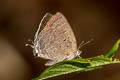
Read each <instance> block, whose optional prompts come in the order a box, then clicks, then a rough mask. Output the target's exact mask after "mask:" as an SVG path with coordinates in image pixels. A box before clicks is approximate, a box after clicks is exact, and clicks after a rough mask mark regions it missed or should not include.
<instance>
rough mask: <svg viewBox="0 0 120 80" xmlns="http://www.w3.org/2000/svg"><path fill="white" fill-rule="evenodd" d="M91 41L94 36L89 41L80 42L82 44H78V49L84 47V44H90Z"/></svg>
mask: <svg viewBox="0 0 120 80" xmlns="http://www.w3.org/2000/svg"><path fill="white" fill-rule="evenodd" d="M91 41H93V38H92V39H91V40H89V41H87V42H85V41H82V42H81V43H80V45H79V46H78V50H79V49H80V48H81V47H83V46H85V45H87V44H89V43H90V42H91Z"/></svg>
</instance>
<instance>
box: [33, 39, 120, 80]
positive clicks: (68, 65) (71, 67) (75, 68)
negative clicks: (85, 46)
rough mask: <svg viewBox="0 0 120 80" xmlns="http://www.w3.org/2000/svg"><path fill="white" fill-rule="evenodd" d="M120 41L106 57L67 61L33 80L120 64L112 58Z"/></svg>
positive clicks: (48, 69) (53, 66)
mask: <svg viewBox="0 0 120 80" xmlns="http://www.w3.org/2000/svg"><path fill="white" fill-rule="evenodd" d="M119 44H120V39H119V40H118V41H117V42H116V43H115V45H114V46H113V48H112V49H111V50H110V51H109V52H108V53H107V54H106V55H105V56H103V55H102V56H97V57H93V58H80V59H74V60H66V61H63V62H59V63H57V64H54V65H52V66H50V67H48V68H47V69H46V70H45V71H44V72H43V73H42V74H41V75H40V76H38V77H37V78H34V79H32V80H43V79H47V78H51V77H55V76H59V75H63V74H68V73H73V72H83V71H91V70H95V69H99V68H102V67H104V66H105V65H108V64H114V63H120V61H119V59H113V58H112V57H113V56H114V55H115V53H116V52H117V50H118V47H119Z"/></svg>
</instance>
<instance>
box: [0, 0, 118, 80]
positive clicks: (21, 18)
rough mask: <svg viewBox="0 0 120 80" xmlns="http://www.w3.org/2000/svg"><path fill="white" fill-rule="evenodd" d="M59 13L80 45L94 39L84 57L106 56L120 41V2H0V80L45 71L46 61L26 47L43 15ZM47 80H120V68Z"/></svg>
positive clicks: (25, 79)
mask: <svg viewBox="0 0 120 80" xmlns="http://www.w3.org/2000/svg"><path fill="white" fill-rule="evenodd" d="M58 11H59V12H61V13H63V14H64V15H65V16H66V18H67V19H68V21H69V23H70V25H71V26H72V28H73V31H74V33H75V36H76V38H77V42H78V44H80V42H81V41H82V40H85V41H88V40H90V39H91V38H94V41H92V42H91V43H90V44H88V45H86V46H84V47H83V48H82V50H83V53H82V54H81V56H82V57H93V56H97V55H101V54H104V53H106V52H107V51H108V50H109V49H111V48H112V46H113V44H114V43H115V42H116V40H117V39H118V38H120V28H119V27H120V2H119V0H0V80H30V79H31V78H34V77H37V76H38V75H40V74H41V73H42V72H43V70H44V69H46V67H45V66H44V63H45V60H43V59H40V58H35V57H34V56H33V52H32V48H30V47H26V46H25V44H26V43H30V42H28V41H27V40H28V39H32V40H33V37H34V35H35V33H36V31H37V28H38V25H39V23H40V20H41V19H42V17H43V16H44V14H45V13H46V12H49V13H52V14H55V13H56V12H58ZM115 57H117V58H119V57H120V51H118V52H117V55H116V56H115ZM48 80H120V64H114V65H109V66H106V67H105V68H103V69H99V70H95V71H90V72H81V73H79V74H77V73H75V74H69V75H63V76H59V77H55V78H51V79H48Z"/></svg>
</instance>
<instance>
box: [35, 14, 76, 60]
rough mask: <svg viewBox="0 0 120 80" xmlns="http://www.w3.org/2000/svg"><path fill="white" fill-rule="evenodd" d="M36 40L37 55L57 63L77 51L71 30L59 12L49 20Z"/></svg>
mask: <svg viewBox="0 0 120 80" xmlns="http://www.w3.org/2000/svg"><path fill="white" fill-rule="evenodd" d="M37 39H38V40H37V43H36V44H37V45H39V46H37V48H38V51H39V52H38V55H39V57H41V58H44V59H50V60H53V61H56V62H59V61H63V60H64V59H66V58H67V56H69V55H71V54H74V53H75V52H76V51H77V43H76V39H75V36H74V33H73V30H72V28H71V26H70V25H69V23H68V22H67V20H66V18H65V17H64V16H63V15H62V14H61V13H60V12H58V13H56V14H55V15H53V16H52V17H51V18H50V19H49V21H48V22H47V24H46V25H45V27H44V29H43V30H42V31H41V32H40V33H39V34H38V36H37Z"/></svg>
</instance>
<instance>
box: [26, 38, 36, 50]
mask: <svg viewBox="0 0 120 80" xmlns="http://www.w3.org/2000/svg"><path fill="white" fill-rule="evenodd" d="M28 41H30V42H32V44H25V46H30V47H32V48H34V42H33V41H32V40H31V39H28Z"/></svg>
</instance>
